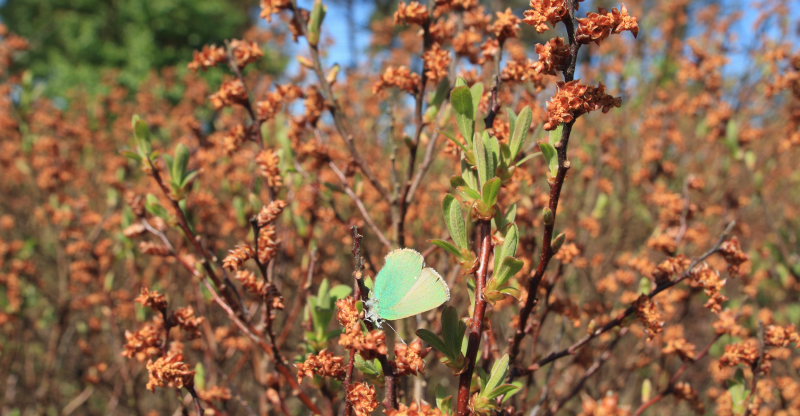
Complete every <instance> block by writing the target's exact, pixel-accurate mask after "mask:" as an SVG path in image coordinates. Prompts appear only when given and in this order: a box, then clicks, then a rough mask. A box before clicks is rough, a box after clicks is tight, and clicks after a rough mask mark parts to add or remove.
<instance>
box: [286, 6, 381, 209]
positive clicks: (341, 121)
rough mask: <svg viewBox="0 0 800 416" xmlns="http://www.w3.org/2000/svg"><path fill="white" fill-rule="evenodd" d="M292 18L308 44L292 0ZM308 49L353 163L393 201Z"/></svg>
mask: <svg viewBox="0 0 800 416" xmlns="http://www.w3.org/2000/svg"><path fill="white" fill-rule="evenodd" d="M292 16H293V17H292V18H293V19H294V20H295V23H296V24H297V27H298V28H299V29H300V31H301V34H302V35H303V37H305V38H306V43H308V37H307V36H306V31H307V29H306V28H307V27H308V22H306V21H305V19H304V18H303V16H302V13H300V8H299V7H298V6H297V1H296V0H292ZM308 49H309V51H310V52H311V61H312V63H313V68H312V69H313V70H314V73H315V74H316V75H317V79H318V80H319V85H320V87H321V88H322V91H321V92H322V96H323V97H325V100H326V101H328V102H330V108H329V110H330V113H331V115H332V116H333V122H334V125H335V126H336V131H338V132H339V135H340V136H342V138H344V141H345V144H346V145H347V149H348V150H349V151H350V156H352V157H353V161H354V162H355V163H356V165H357V166H358V168H359V169H360V170H361V172H362V173H363V174H364V176H365V177H366V178H367V180H368V181H369V183H371V184H372V186H373V187H374V188H375V189H376V190H377V191H378V193H379V194H381V197H383V198H384V199H386V200H387V201H391V200H392V198H391V194H390V193H389V191H388V190H387V189H386V188H385V187H384V186H383V185H382V184H381V183H380V181H378V178H377V177H376V176H375V173H374V172H373V171H372V168H370V167H369V165H368V164H367V162H366V161H365V160H364V158H363V157H362V156H361V153H360V152H359V151H358V148H356V143H355V138H354V136H353V133H352V132H351V129H350V127H349V125H348V121H347V119H346V118H345V116H344V111H343V110H342V107H341V105H339V102H338V101H337V100H336V96H335V95H334V94H333V89H332V88H331V84H330V83H329V82H328V80H327V78H326V76H325V71H324V70H323V69H322V59H321V58H320V55H319V49H318V47H317V46H316V45H312V44H310V43H308Z"/></svg>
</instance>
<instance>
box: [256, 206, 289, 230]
mask: <svg viewBox="0 0 800 416" xmlns="http://www.w3.org/2000/svg"><path fill="white" fill-rule="evenodd" d="M287 206H288V204H287V203H286V201H283V200H280V199H277V200H274V201H270V203H269V204H268V205H264V206H263V207H261V211H259V213H258V216H256V221H257V222H258V226H259V227H264V226H265V225H267V224H272V223H274V222H275V221H276V220H277V219H278V217H279V216H280V215H281V213H282V212H283V210H284V209H286V207H287Z"/></svg>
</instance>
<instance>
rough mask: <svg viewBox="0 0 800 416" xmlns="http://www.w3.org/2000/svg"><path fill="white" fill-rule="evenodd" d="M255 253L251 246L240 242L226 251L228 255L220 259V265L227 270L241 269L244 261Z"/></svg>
mask: <svg viewBox="0 0 800 416" xmlns="http://www.w3.org/2000/svg"><path fill="white" fill-rule="evenodd" d="M255 254H256V253H255V250H253V247H251V246H249V245H247V244H244V243H242V244H239V245H237V246H236V248H234V249H233V250H231V251H230V252H228V255H227V256H226V257H225V259H224V260H223V261H222V265H223V266H224V267H225V268H226V269H228V270H241V269H242V267H243V266H244V262H246V261H247V260H250V259H252V258H253V257H254V256H255Z"/></svg>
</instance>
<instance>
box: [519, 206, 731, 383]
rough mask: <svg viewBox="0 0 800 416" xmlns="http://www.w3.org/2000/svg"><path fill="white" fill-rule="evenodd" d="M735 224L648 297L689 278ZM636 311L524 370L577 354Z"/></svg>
mask: <svg viewBox="0 0 800 416" xmlns="http://www.w3.org/2000/svg"><path fill="white" fill-rule="evenodd" d="M734 225H736V222H735V221H731V222H730V223H728V225H727V226H726V227H725V230H724V231H723V232H722V235H721V236H720V238H719V240H717V242H716V244H714V245H713V246H712V247H711V248H710V249H709V250H708V251H706V252H705V253H703V254H702V255H701V256H700V257H697V258H696V259H694V260H693V261H692V263H691V264H690V265H689V267H688V268H687V269H686V271H684V272H683V274H681V276H680V277H679V278H678V279H675V280H672V281H669V282H666V283H663V284H661V285H659V286H658V287H656V288H655V289H653V291H651V292H650V293H648V294H647V297H648V298H649V299H652V298H654V297H655V296H657V295H658V294H659V293H661V292H663V291H665V290H667V289H669V288H671V287H673V286H675V285H677V284H679V283H681V282H683V281H684V280H686V279H687V278H689V276H691V275H692V272H693V270H694V269H695V268H696V267H697V266H698V265H700V263H702V262H703V261H705V260H706V259H707V258H708V257H710V256H712V255H714V254H715V253H717V252H718V251H719V249H720V246H721V245H722V243H724V242H725V240H726V239H727V238H728V235H729V234H730V232H731V230H732V229H733V227H734ZM635 313H636V306H635V305H630V306H628V308H627V309H625V311H623V312H622V313H620V314H619V316H617V318H615V319H613V320H611V321H610V322H608V323H606V324H605V325H603V326H602V327H600V328H597V329H595V330H594V331H592V332H591V333H589V334H588V335H586V336H584V337H583V338H581V339H580V340H578V341H577V342H575V343H574V344H572V345H570V346H569V347H567V348H565V349H563V350H559V351H555V352H552V353H550V354H548V355H547V356H546V357H544V358H542V359H540V360H538V361H537V362H536V363H535V364H533V365H531V366H530V367H528V368H527V369H526V370H523V372H529V371H536V370H538V369H539V368H541V367H542V366H544V365H547V364H549V363H552V362H553V361H556V360H558V359H560V358H563V357H566V356H568V355H573V354H575V353H576V352H577V351H578V350H579V349H581V348H582V347H583V346H585V345H586V344H588V343H589V342H590V341H592V340H593V339H595V338H597V337H598V336H600V335H602V334H604V333H606V332H608V331H610V330H611V329H613V328H616V327H617V326H620V325H622V323H623V322H624V321H625V319H627V318H628V317H629V316H631V315H633V314H635Z"/></svg>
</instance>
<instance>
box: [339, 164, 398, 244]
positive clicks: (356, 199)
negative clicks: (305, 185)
mask: <svg viewBox="0 0 800 416" xmlns="http://www.w3.org/2000/svg"><path fill="white" fill-rule="evenodd" d="M328 166H330V168H331V170H332V171H333V173H335V174H336V176H337V177H338V178H339V181H340V182H341V183H342V187H343V188H344V192H345V193H346V194H347V196H349V197H350V199H352V200H353V202H354V203H355V204H356V208H358V212H360V213H361V216H362V217H364V221H366V223H367V225H368V226H369V228H370V229H371V230H372V232H374V233H375V235H376V236H377V237H378V240H380V241H381V244H383V245H384V246H386V248H388V249H391V248H392V243H391V242H390V241H389V239H388V238H386V235H385V234H383V231H381V229H380V228H379V227H378V225H377V224H375V220H373V219H372V216H371V215H369V211H368V210H367V207H366V206H365V205H364V201H362V200H361V198H360V197H359V196H358V195H357V194H356V192H355V191H354V190H353V188H352V187H350V184H348V183H347V177H346V176H345V175H344V172H342V171H341V169H339V167H338V166H336V164H335V163H333V161H330V162H328Z"/></svg>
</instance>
